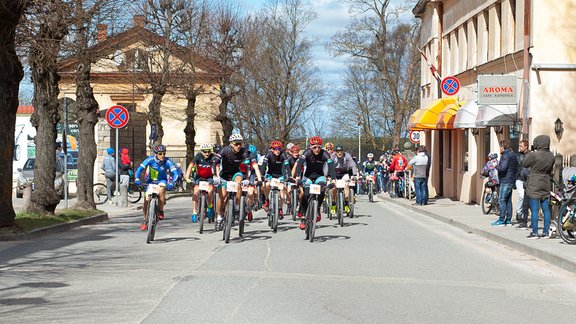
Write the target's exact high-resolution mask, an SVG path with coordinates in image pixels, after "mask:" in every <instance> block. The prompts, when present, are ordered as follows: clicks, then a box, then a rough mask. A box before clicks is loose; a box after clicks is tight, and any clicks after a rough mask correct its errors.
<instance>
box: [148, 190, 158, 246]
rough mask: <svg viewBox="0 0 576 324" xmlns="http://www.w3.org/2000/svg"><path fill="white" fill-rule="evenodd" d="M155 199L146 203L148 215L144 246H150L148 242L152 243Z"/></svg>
mask: <svg viewBox="0 0 576 324" xmlns="http://www.w3.org/2000/svg"><path fill="white" fill-rule="evenodd" d="M156 202H157V201H156V199H150V201H149V202H148V214H147V215H146V217H147V220H146V221H147V223H148V233H147V235H146V244H150V242H152V241H154V234H155V228H154V226H155V221H154V220H155V218H156Z"/></svg>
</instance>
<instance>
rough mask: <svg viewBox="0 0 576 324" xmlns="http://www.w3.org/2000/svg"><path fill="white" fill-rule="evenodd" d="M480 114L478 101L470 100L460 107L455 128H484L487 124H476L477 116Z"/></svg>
mask: <svg viewBox="0 0 576 324" xmlns="http://www.w3.org/2000/svg"><path fill="white" fill-rule="evenodd" d="M477 115H478V105H477V104H476V101H474V100H470V101H468V102H466V104H465V105H464V106H462V107H461V108H460V109H458V112H456V116H455V117H454V128H479V127H482V128H484V127H485V126H478V125H476V116H477Z"/></svg>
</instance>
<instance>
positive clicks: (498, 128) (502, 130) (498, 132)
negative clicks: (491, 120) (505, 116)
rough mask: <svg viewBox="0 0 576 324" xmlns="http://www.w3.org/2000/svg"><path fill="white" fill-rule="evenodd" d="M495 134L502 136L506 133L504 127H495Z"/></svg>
mask: <svg viewBox="0 0 576 324" xmlns="http://www.w3.org/2000/svg"><path fill="white" fill-rule="evenodd" d="M494 132H496V134H502V133H504V126H495V127H494Z"/></svg>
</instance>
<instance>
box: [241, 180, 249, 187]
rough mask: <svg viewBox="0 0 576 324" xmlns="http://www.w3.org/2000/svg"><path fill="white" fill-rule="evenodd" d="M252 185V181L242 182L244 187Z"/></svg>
mask: <svg viewBox="0 0 576 324" xmlns="http://www.w3.org/2000/svg"><path fill="white" fill-rule="evenodd" d="M249 185H250V180H242V187H248V186H249Z"/></svg>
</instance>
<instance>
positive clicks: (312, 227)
mask: <svg viewBox="0 0 576 324" xmlns="http://www.w3.org/2000/svg"><path fill="white" fill-rule="evenodd" d="M310 208H312V210H311V212H310V214H311V215H312V219H311V220H309V221H308V223H309V226H310V238H309V240H310V242H314V235H315V234H316V217H317V216H318V201H317V200H316V199H314V200H312V202H311V203H310Z"/></svg>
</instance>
